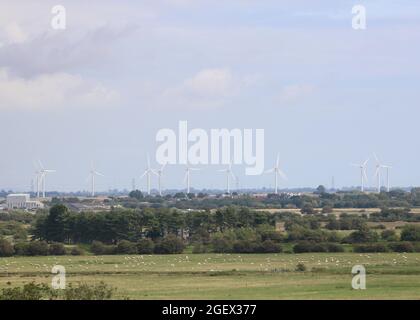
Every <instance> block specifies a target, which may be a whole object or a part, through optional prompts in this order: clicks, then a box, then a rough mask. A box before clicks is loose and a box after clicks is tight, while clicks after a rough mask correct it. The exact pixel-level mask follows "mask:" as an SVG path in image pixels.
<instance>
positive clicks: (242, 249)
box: [233, 240, 258, 253]
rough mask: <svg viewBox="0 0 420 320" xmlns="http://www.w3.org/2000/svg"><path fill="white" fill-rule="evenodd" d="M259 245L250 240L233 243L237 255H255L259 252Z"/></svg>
mask: <svg viewBox="0 0 420 320" xmlns="http://www.w3.org/2000/svg"><path fill="white" fill-rule="evenodd" d="M257 247H258V243H256V242H253V241H248V240H237V241H235V242H234V243H233V252H235V253H254V252H255V251H256V250H257Z"/></svg>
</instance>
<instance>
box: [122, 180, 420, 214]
mask: <svg viewBox="0 0 420 320" xmlns="http://www.w3.org/2000/svg"><path fill="white" fill-rule="evenodd" d="M118 201H119V202H120V204H122V205H123V206H125V207H127V208H139V207H142V206H143V205H144V203H149V204H150V205H151V206H152V207H155V208H159V207H176V208H180V209H186V208H192V209H202V208H206V209H215V208H220V207H225V206H247V207H253V208H268V207H270V208H298V209H304V208H316V209H320V210H321V209H323V208H361V209H363V208H381V207H401V208H404V207H416V206H420V188H413V189H412V190H411V192H406V191H404V190H392V191H390V192H385V191H383V192H381V193H379V194H377V193H361V192H357V191H351V192H336V193H329V192H326V189H325V188H324V187H323V186H319V187H318V189H317V190H316V191H315V192H314V194H313V195H307V194H302V195H289V194H268V196H267V197H264V198H257V197H253V196H252V195H249V194H242V195H238V194H236V193H233V194H232V196H230V197H227V196H225V195H221V194H220V195H218V196H215V197H209V196H208V195H207V194H205V193H198V194H192V193H190V194H184V193H176V194H173V195H170V194H168V195H165V196H163V197H159V196H145V195H143V194H142V193H141V191H139V190H136V191H132V192H131V193H130V194H129V198H128V199H119V200H118ZM320 210H319V211H320Z"/></svg>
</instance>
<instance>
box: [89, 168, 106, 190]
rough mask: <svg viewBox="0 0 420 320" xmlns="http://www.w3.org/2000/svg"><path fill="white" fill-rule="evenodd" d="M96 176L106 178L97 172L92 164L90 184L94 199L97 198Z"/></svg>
mask: <svg viewBox="0 0 420 320" xmlns="http://www.w3.org/2000/svg"><path fill="white" fill-rule="evenodd" d="M96 176H101V177H105V176H104V175H103V174H102V173H100V172H98V171H96V170H95V167H94V166H93V162H91V165H90V172H89V178H90V183H91V196H92V197H94V196H95V177H96Z"/></svg>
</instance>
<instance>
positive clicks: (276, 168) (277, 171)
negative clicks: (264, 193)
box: [265, 154, 287, 194]
mask: <svg viewBox="0 0 420 320" xmlns="http://www.w3.org/2000/svg"><path fill="white" fill-rule="evenodd" d="M273 172H274V193H275V194H278V176H280V177H282V178H283V179H284V180H287V177H286V175H285V174H284V172H283V171H281V170H280V167H279V154H277V160H276V163H275V164H274V167H273V168H271V169H269V170H267V171H266V172H265V173H273Z"/></svg>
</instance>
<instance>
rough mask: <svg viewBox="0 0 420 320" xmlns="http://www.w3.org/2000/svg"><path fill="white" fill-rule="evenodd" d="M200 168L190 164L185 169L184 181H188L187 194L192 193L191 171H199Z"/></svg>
mask: <svg viewBox="0 0 420 320" xmlns="http://www.w3.org/2000/svg"><path fill="white" fill-rule="evenodd" d="M199 170H200V169H198V168H191V167H190V166H188V165H187V168H186V169H185V176H184V182H187V194H189V193H190V183H191V178H190V174H191V171H199Z"/></svg>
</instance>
